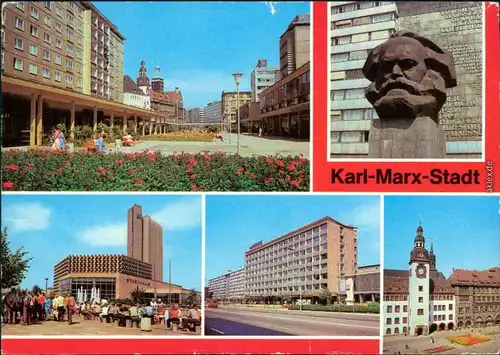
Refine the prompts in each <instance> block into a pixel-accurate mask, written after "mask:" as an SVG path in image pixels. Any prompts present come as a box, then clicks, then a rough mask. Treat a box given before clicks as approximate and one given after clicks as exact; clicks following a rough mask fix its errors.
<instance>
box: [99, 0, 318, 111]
mask: <svg viewBox="0 0 500 355" xmlns="http://www.w3.org/2000/svg"><path fill="white" fill-rule="evenodd" d="M94 5H95V6H96V7H97V8H98V9H99V10H100V11H101V12H102V13H103V14H104V15H105V16H106V17H107V18H108V19H109V20H111V21H112V22H113V23H114V24H115V25H116V26H117V27H118V30H119V31H120V32H121V33H122V34H123V35H124V36H125V38H126V41H125V44H124V72H125V74H126V75H130V77H131V78H132V79H134V80H135V79H136V78H137V76H138V72H139V67H140V63H141V60H143V59H144V60H145V61H146V68H147V70H148V75H149V77H150V78H151V77H152V76H153V73H154V68H155V66H156V65H157V64H158V65H159V66H160V67H161V73H162V76H163V78H164V79H165V90H174V88H175V87H176V86H178V87H180V89H181V91H182V94H183V98H184V104H185V107H186V108H193V107H203V106H205V105H206V104H207V103H209V102H211V101H215V100H220V96H221V92H222V90H225V91H235V90H236V87H235V83H234V79H233V77H232V75H231V74H232V73H235V72H238V71H239V72H241V73H243V74H244V76H243V79H242V82H241V85H240V89H241V90H249V88H250V72H251V71H252V70H253V68H255V65H256V63H257V60H259V59H267V60H268V65H271V66H277V65H278V64H279V63H278V61H279V37H280V36H281V35H282V34H283V32H285V30H286V28H287V26H288V24H289V23H290V22H291V21H292V19H293V18H294V17H295V16H296V15H298V14H303V13H309V12H310V3H309V2H280V3H277V4H274V8H275V10H276V12H275V13H274V15H272V14H271V11H270V8H269V5H268V4H266V2H264V1H261V2H222V1H221V2H191V1H186V2H175V1H173V2H168V1H144V2H132V1H130V2H128V1H125V2H116V1H114V2H110V1H104V2H94Z"/></svg>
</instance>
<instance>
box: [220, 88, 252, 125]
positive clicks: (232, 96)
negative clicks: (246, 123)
mask: <svg viewBox="0 0 500 355" xmlns="http://www.w3.org/2000/svg"><path fill="white" fill-rule="evenodd" d="M237 98H238V95H237V93H236V91H234V92H225V91H223V92H222V95H221V117H223V120H224V122H226V123H229V122H231V123H232V124H235V123H236V119H237V108H238V100H237ZM251 101H252V93H251V92H250V91H240V92H239V105H240V107H241V106H244V105H246V104H247V103H249V102H251ZM240 119H241V117H240Z"/></svg>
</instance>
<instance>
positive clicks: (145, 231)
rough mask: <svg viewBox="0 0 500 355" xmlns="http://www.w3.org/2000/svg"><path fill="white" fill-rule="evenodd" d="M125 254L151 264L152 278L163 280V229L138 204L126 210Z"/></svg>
mask: <svg viewBox="0 0 500 355" xmlns="http://www.w3.org/2000/svg"><path fill="white" fill-rule="evenodd" d="M127 256H129V257H131V258H134V259H137V260H141V261H143V262H146V263H149V264H151V265H152V277H153V280H158V281H162V280H163V229H162V227H161V226H160V225H159V224H158V223H156V222H155V221H154V220H153V219H151V217H149V216H143V215H142V207H141V206H139V205H134V206H132V207H131V208H130V209H129V210H128V218H127Z"/></svg>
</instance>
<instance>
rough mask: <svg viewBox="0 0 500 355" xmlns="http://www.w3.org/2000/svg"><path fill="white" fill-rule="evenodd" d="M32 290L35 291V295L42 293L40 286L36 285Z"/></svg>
mask: <svg viewBox="0 0 500 355" xmlns="http://www.w3.org/2000/svg"><path fill="white" fill-rule="evenodd" d="M31 292H33V293H34V294H35V295H39V294H40V293H42V289H41V288H40V286H38V285H35V286H33V288H32V289H31Z"/></svg>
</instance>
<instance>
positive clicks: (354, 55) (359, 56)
mask: <svg viewBox="0 0 500 355" xmlns="http://www.w3.org/2000/svg"><path fill="white" fill-rule="evenodd" d="M366 58H368V51H367V50H362V51H354V52H351V53H349V60H365V59H366Z"/></svg>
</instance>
